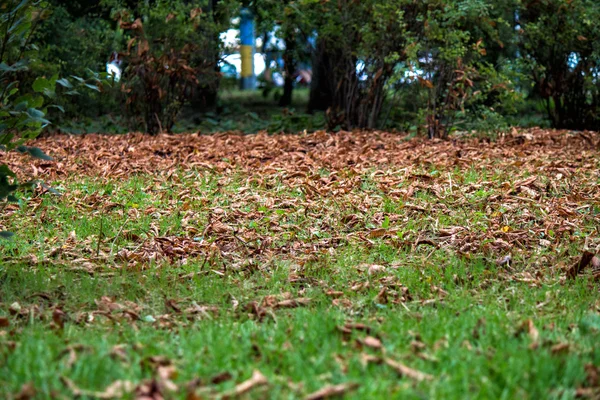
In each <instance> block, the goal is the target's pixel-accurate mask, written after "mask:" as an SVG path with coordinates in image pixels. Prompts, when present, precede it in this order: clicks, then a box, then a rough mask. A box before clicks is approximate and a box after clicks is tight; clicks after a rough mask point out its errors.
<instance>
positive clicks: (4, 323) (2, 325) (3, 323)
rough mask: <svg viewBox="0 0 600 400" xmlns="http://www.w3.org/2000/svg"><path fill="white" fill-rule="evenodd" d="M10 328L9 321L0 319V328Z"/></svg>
mask: <svg viewBox="0 0 600 400" xmlns="http://www.w3.org/2000/svg"><path fill="white" fill-rule="evenodd" d="M9 326H10V321H9V320H8V318H6V317H0V328H8V327H9Z"/></svg>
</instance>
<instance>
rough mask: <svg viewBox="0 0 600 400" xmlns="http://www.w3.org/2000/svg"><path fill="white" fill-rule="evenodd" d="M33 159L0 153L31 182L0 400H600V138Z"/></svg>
mask: <svg viewBox="0 0 600 400" xmlns="http://www.w3.org/2000/svg"><path fill="white" fill-rule="evenodd" d="M35 145H37V146H39V147H41V148H42V149H44V150H45V151H46V152H47V153H49V154H51V155H52V156H53V157H54V158H55V161H53V162H47V161H42V162H35V164H34V165H33V166H32V165H31V164H29V160H27V159H25V158H23V157H22V156H20V155H14V154H2V157H3V160H7V162H8V164H9V165H10V166H11V168H13V170H16V171H19V173H20V175H21V176H23V177H26V176H35V177H36V178H37V179H41V180H43V182H45V183H44V185H40V186H39V187H38V188H37V189H36V190H35V191H33V192H29V193H24V194H22V195H21V198H22V201H21V202H20V203H19V204H9V205H7V206H6V207H5V208H4V210H3V212H2V215H1V216H0V228H2V229H7V230H10V231H12V232H14V233H15V234H16V235H15V238H14V239H13V240H11V241H3V242H1V243H0V258H1V260H2V262H1V265H0V396H2V397H8V398H20V399H25V398H35V397H37V398H50V397H55V398H72V397H82V398H101V399H108V398H121V397H125V398H136V399H162V398H186V399H205V398H208V399H210V398H246V397H247V398H261V399H262V398H274V399H275V398H307V399H322V398H329V397H333V396H346V397H348V398H383V397H389V396H393V397H402V398H444V399H447V398H461V399H462V398H465V397H477V398H505V399H510V398H532V399H537V398H548V397H551V398H573V397H577V396H579V397H594V396H598V395H599V394H600V369H599V366H600V348H598V346H596V343H597V342H598V340H599V339H600V314H599V313H600V301H598V283H597V280H596V278H597V276H596V272H597V271H596V270H600V259H599V258H598V257H597V256H595V254H597V253H598V252H599V251H600V189H599V187H600V135H598V134H595V133H589V132H567V131H545V130H528V131H518V130H513V131H512V132H507V133H506V134H504V135H501V136H499V137H498V138H496V139H495V140H491V141H490V140H484V139H480V138H479V139H478V138H465V139H457V140H454V141H447V142H445V141H427V140H421V139H410V138H407V137H405V136H401V135H396V134H391V133H384V132H353V133H347V132H341V133H337V134H327V133H324V132H317V133H315V134H310V135H266V134H258V135H248V136H243V135H236V134H217V135H212V136H203V135H197V134H193V135H175V136H166V135H164V136H157V137H147V136H143V135H139V134H130V135H123V136H100V135H87V136H52V137H47V138H42V139H39V140H37V141H36V143H35ZM49 187H52V188H53V190H48V188H49ZM54 191H58V192H60V193H62V195H57V194H56V193H54Z"/></svg>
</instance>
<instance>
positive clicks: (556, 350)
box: [550, 343, 569, 354]
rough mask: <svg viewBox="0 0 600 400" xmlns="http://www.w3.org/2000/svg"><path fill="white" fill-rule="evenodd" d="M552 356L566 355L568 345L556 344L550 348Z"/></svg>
mask: <svg viewBox="0 0 600 400" xmlns="http://www.w3.org/2000/svg"><path fill="white" fill-rule="evenodd" d="M550 351H551V352H552V354H561V353H567V352H568V351H569V343H558V344H555V345H554V346H552V347H551V348H550Z"/></svg>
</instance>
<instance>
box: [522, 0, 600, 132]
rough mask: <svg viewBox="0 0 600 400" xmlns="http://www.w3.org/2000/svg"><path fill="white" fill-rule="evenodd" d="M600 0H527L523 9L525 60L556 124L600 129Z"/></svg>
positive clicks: (537, 93) (537, 94)
mask: <svg viewBox="0 0 600 400" xmlns="http://www.w3.org/2000/svg"><path fill="white" fill-rule="evenodd" d="M599 19H600V4H599V3H598V2H597V1H595V0H572V1H561V0H543V1H540V2H536V3H535V4H534V3H528V2H524V3H523V4H522V6H521V8H520V9H519V22H520V28H521V30H520V44H521V46H520V48H521V52H522V55H523V60H522V61H523V65H524V68H525V71H527V72H528V73H529V75H530V77H531V79H532V80H533V82H534V84H535V86H534V88H533V94H534V95H536V96H539V97H538V98H542V99H543V100H544V102H545V105H546V112H547V114H548V117H549V118H550V120H551V121H552V125H553V126H554V127H556V128H565V129H582V130H583V129H592V130H599V129H600V80H599V79H598V71H600V26H598V20H599Z"/></svg>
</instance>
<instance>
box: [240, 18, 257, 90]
mask: <svg viewBox="0 0 600 400" xmlns="http://www.w3.org/2000/svg"><path fill="white" fill-rule="evenodd" d="M240 17H241V21H240V39H241V45H240V57H241V59H242V73H241V76H242V80H241V82H240V89H242V90H247V89H255V88H256V76H255V75H254V16H253V15H252V12H251V11H250V10H249V9H247V8H242V12H241V15H240Z"/></svg>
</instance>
